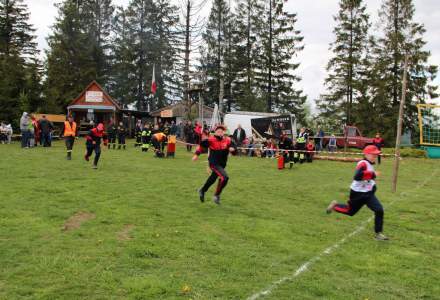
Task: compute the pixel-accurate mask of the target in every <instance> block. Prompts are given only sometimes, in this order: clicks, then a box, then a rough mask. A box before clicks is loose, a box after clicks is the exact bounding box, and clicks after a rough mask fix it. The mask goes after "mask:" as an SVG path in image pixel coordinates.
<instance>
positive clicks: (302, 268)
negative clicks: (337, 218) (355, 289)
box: [247, 169, 439, 300]
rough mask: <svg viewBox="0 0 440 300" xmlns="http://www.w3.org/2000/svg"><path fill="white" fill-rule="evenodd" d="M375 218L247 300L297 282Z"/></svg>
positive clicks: (432, 175)
mask: <svg viewBox="0 0 440 300" xmlns="http://www.w3.org/2000/svg"><path fill="white" fill-rule="evenodd" d="M438 172H439V169H436V170H434V171H433V172H432V174H431V176H429V177H427V178H426V179H425V180H424V181H423V182H421V183H419V184H418V185H417V186H416V188H415V189H414V190H413V191H417V190H419V189H421V188H422V187H423V186H425V185H426V184H427V183H428V182H429V181H430V180H431V179H432V178H433V177H434V176H435V175H436V174H437V173H438ZM407 195H408V194H407V193H405V192H401V193H400V194H399V197H396V198H394V200H393V201H391V202H390V203H389V204H388V207H390V206H392V205H393V204H394V203H395V202H396V201H397V200H398V199H399V198H401V197H405V196H407ZM373 217H374V216H371V217H369V218H368V219H367V220H365V221H364V222H362V223H361V225H359V226H358V227H357V228H356V229H355V230H354V231H353V232H351V233H350V234H348V235H346V236H345V237H344V238H342V239H341V240H339V241H338V242H336V243H335V244H333V245H332V246H330V247H328V248H326V249H325V250H324V251H322V252H321V253H319V254H318V255H316V256H314V257H312V258H311V259H310V260H308V261H306V262H305V263H303V264H302V265H301V266H300V267H299V268H298V269H296V271H295V272H294V273H293V274H291V275H289V276H285V277H283V278H281V279H279V280H277V281H275V282H273V283H272V284H271V285H270V286H268V287H267V288H266V289H264V290H262V291H260V292H258V293H255V294H253V295H252V296H250V297H248V298H247V300H256V299H258V298H260V297H263V296H267V295H269V294H270V293H272V291H273V290H274V289H276V288H277V287H278V286H279V285H281V284H283V283H285V282H286V281H293V280H295V278H297V277H298V276H299V275H301V274H302V273H304V272H306V271H308V270H309V267H311V266H312V265H313V264H314V263H315V262H317V261H318V260H320V259H321V258H322V257H323V256H325V255H330V254H332V253H333V252H334V251H335V250H336V249H338V248H339V247H340V246H341V245H342V244H344V243H345V242H346V241H347V240H348V239H350V238H352V237H353V236H355V235H357V234H358V233H360V232H361V231H363V230H364V229H365V227H366V226H367V224H368V223H370V222H371V221H372V220H373Z"/></svg>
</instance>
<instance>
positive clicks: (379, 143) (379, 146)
mask: <svg viewBox="0 0 440 300" xmlns="http://www.w3.org/2000/svg"><path fill="white" fill-rule="evenodd" d="M373 145H375V146H376V147H377V149H379V150H382V148H383V147H384V146H385V140H384V139H383V138H382V137H381V136H380V133H376V137H375V138H374V139H373ZM381 156H382V155H379V156H378V157H377V164H378V165H380V160H381V159H380V158H381Z"/></svg>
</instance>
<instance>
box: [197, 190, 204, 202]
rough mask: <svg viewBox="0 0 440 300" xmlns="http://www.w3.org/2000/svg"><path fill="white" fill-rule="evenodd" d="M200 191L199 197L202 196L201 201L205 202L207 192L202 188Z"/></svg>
mask: <svg viewBox="0 0 440 300" xmlns="http://www.w3.org/2000/svg"><path fill="white" fill-rule="evenodd" d="M198 193H199V198H200V202H202V203H203V202H205V192H204V191H203V190H202V189H200V190H198Z"/></svg>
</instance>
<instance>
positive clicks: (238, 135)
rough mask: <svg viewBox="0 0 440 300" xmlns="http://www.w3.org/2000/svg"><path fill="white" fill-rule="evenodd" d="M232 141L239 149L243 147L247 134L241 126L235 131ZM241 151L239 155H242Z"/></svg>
mask: <svg viewBox="0 0 440 300" xmlns="http://www.w3.org/2000/svg"><path fill="white" fill-rule="evenodd" d="M232 139H233V141H234V143H235V145H236V146H237V148H240V147H243V142H244V140H245V139H246V132H245V131H244V129H243V128H242V127H241V125H240V124H238V125H237V128H236V129H235V130H234V133H233V134H232ZM240 153H241V151H238V154H239V155H240Z"/></svg>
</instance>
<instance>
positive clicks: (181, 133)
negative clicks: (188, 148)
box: [177, 122, 183, 139]
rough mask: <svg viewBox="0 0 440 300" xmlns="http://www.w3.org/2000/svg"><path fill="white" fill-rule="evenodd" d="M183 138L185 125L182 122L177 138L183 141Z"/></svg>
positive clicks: (178, 127) (178, 126) (178, 128)
mask: <svg viewBox="0 0 440 300" xmlns="http://www.w3.org/2000/svg"><path fill="white" fill-rule="evenodd" d="M182 137H183V123H182V122H180V123H179V125H177V138H178V139H182Z"/></svg>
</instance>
